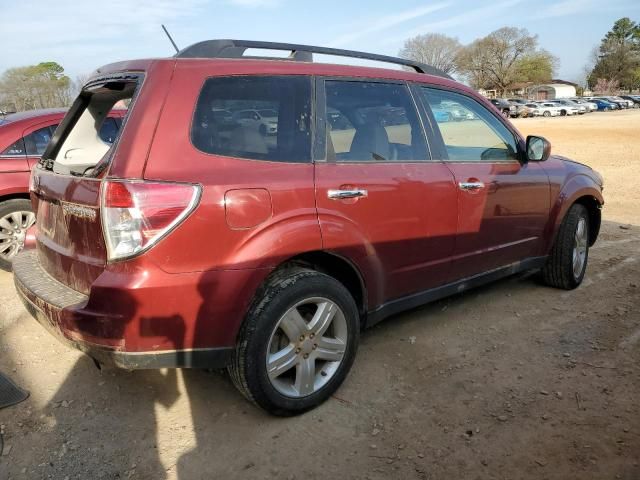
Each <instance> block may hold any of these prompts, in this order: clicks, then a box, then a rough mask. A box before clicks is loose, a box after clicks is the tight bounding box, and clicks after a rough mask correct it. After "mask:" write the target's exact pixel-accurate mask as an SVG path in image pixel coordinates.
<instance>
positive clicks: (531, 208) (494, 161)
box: [418, 88, 550, 279]
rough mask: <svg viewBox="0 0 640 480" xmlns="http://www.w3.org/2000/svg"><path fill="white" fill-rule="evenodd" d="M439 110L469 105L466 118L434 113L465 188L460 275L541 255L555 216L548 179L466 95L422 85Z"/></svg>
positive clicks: (457, 262)
mask: <svg viewBox="0 0 640 480" xmlns="http://www.w3.org/2000/svg"><path fill="white" fill-rule="evenodd" d="M418 90H419V91H420V96H421V98H422V99H423V100H424V103H425V104H426V105H428V106H429V107H430V108H431V109H432V110H436V109H449V110H462V111H464V112H465V115H463V116H462V118H463V120H462V121H459V122H451V121H445V120H444V117H443V118H439V117H438V116H435V117H434V121H435V122H436V124H437V126H438V129H437V130H438V131H439V132H440V136H441V146H442V148H441V153H442V155H441V156H442V157H444V158H443V159H444V160H445V161H446V164H447V166H448V167H449V168H450V169H451V172H452V173H453V175H454V177H455V181H456V185H457V188H458V228H457V237H456V246H455V251H454V265H453V271H452V273H453V277H454V278H455V279H460V278H465V277H470V276H472V275H475V274H478V273H482V272H486V271H489V270H492V269H495V268H499V267H502V266H505V265H509V264H511V263H514V262H516V261H519V260H523V259H525V258H528V257H532V256H535V255H537V254H538V252H539V249H540V245H541V241H542V234H543V230H544V227H545V225H546V220H547V218H548V214H549V208H550V200H549V181H548V177H547V174H546V173H545V171H544V169H543V168H542V166H541V165H540V164H539V163H535V162H529V163H526V162H523V160H522V157H521V154H520V150H521V148H519V146H518V139H517V137H516V136H515V135H514V134H513V133H512V132H511V131H510V130H509V128H507V126H506V125H505V124H504V123H503V121H502V120H501V119H499V118H498V117H497V116H496V115H494V114H493V113H492V112H490V111H489V110H488V109H487V108H485V107H484V106H482V105H481V104H480V103H479V102H477V101H476V100H473V99H472V98H471V97H468V96H466V95H463V94H460V93H456V92H452V91H448V90H442V89H435V88H419V89H418Z"/></svg>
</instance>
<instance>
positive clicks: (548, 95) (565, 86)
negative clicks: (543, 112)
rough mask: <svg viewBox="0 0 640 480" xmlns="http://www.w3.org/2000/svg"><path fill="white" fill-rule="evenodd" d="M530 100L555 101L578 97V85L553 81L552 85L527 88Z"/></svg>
mask: <svg viewBox="0 0 640 480" xmlns="http://www.w3.org/2000/svg"><path fill="white" fill-rule="evenodd" d="M527 91H528V96H529V98H534V99H535V100H554V99H556V98H571V97H575V96H576V84H575V83H571V82H565V81H563V80H552V82H551V83H547V84H544V85H535V86H531V87H529V88H527Z"/></svg>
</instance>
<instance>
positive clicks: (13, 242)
mask: <svg viewBox="0 0 640 480" xmlns="http://www.w3.org/2000/svg"><path fill="white" fill-rule="evenodd" d="M66 112H67V110H66V109H42V110H29V111H26V112H20V113H13V114H9V115H6V116H4V117H0V269H2V270H10V269H11V262H12V260H13V258H14V257H15V255H16V254H17V253H18V252H19V251H20V250H22V248H23V247H24V243H25V239H26V231H27V229H28V228H29V227H30V226H31V225H32V224H33V223H34V222H35V215H34V214H33V212H32V209H31V201H30V200H29V172H30V170H31V167H33V165H35V164H36V163H37V162H38V160H40V156H41V155H42V153H43V152H44V150H45V148H46V146H47V144H48V143H49V140H50V139H51V137H52V136H53V133H54V131H55V129H56V127H57V126H58V124H59V123H60V121H61V120H62V119H63V117H64V115H65V114H66ZM124 115H125V110H114V111H112V112H111V113H110V115H109V117H108V119H107V120H105V121H104V122H103V125H102V127H101V129H100V132H99V136H100V139H101V140H102V141H103V142H105V143H106V144H111V143H113V141H114V140H115V138H116V135H117V133H118V130H119V128H120V125H121V124H122V118H123V117H124Z"/></svg>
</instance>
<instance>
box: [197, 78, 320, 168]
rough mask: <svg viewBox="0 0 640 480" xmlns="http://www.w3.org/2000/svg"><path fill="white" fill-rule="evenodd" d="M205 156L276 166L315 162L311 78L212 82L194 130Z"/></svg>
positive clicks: (203, 96) (208, 83)
mask: <svg viewBox="0 0 640 480" xmlns="http://www.w3.org/2000/svg"><path fill="white" fill-rule="evenodd" d="M191 140H192V142H193V145H194V146H195V147H196V148H197V149H198V150H201V151H203V152H205V153H213V154H217V155H226V156H229V157H239V158H250V159H257V160H269V161H276V162H310V161H311V79H310V78H309V77H306V76H297V75H296V76H233V77H213V78H209V79H208V80H207V81H206V82H205V84H204V87H203V88H202V91H201V92H200V97H199V98H198V104H197V106H196V112H195V117H194V121H193V124H192V127H191Z"/></svg>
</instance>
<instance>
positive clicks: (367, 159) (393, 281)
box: [315, 79, 457, 307]
mask: <svg viewBox="0 0 640 480" xmlns="http://www.w3.org/2000/svg"><path fill="white" fill-rule="evenodd" d="M317 92H318V95H317V98H318V119H317V120H318V121H317V125H318V135H317V137H318V138H320V139H322V140H323V141H321V142H318V143H319V148H318V150H317V152H316V174H315V177H316V180H315V181H316V204H317V208H318V217H319V221H320V227H321V231H322V241H323V247H324V248H325V249H327V250H329V251H333V252H335V253H336V254H338V255H341V256H343V257H345V258H348V259H350V260H351V261H353V262H355V263H356V264H357V266H358V267H359V269H360V271H361V272H362V273H363V275H364V277H365V281H366V288H367V293H368V296H369V304H370V306H372V307H373V306H377V305H379V304H381V303H384V302H386V301H388V300H390V299H394V298H398V297H402V296H405V295H407V294H410V293H413V292H418V291H421V290H425V289H428V288H430V287H433V286H436V285H439V284H441V283H444V282H445V281H446V279H447V278H448V275H449V270H450V267H451V255H452V253H453V245H454V242H453V239H454V235H455V232H456V214H457V212H456V207H455V205H456V195H457V192H456V187H455V183H454V179H453V175H452V174H451V172H450V170H449V169H448V168H447V167H446V165H445V164H444V163H442V162H433V161H431V160H430V159H431V157H430V154H429V149H428V146H427V142H426V141H425V137H424V133H423V129H422V125H421V122H420V119H419V116H418V114H417V110H416V107H415V103H414V101H413V98H412V95H411V93H410V91H409V89H408V87H407V85H406V84H404V83H392V82H374V81H369V80H367V81H362V80H346V79H326V80H325V79H320V80H318V89H317Z"/></svg>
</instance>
